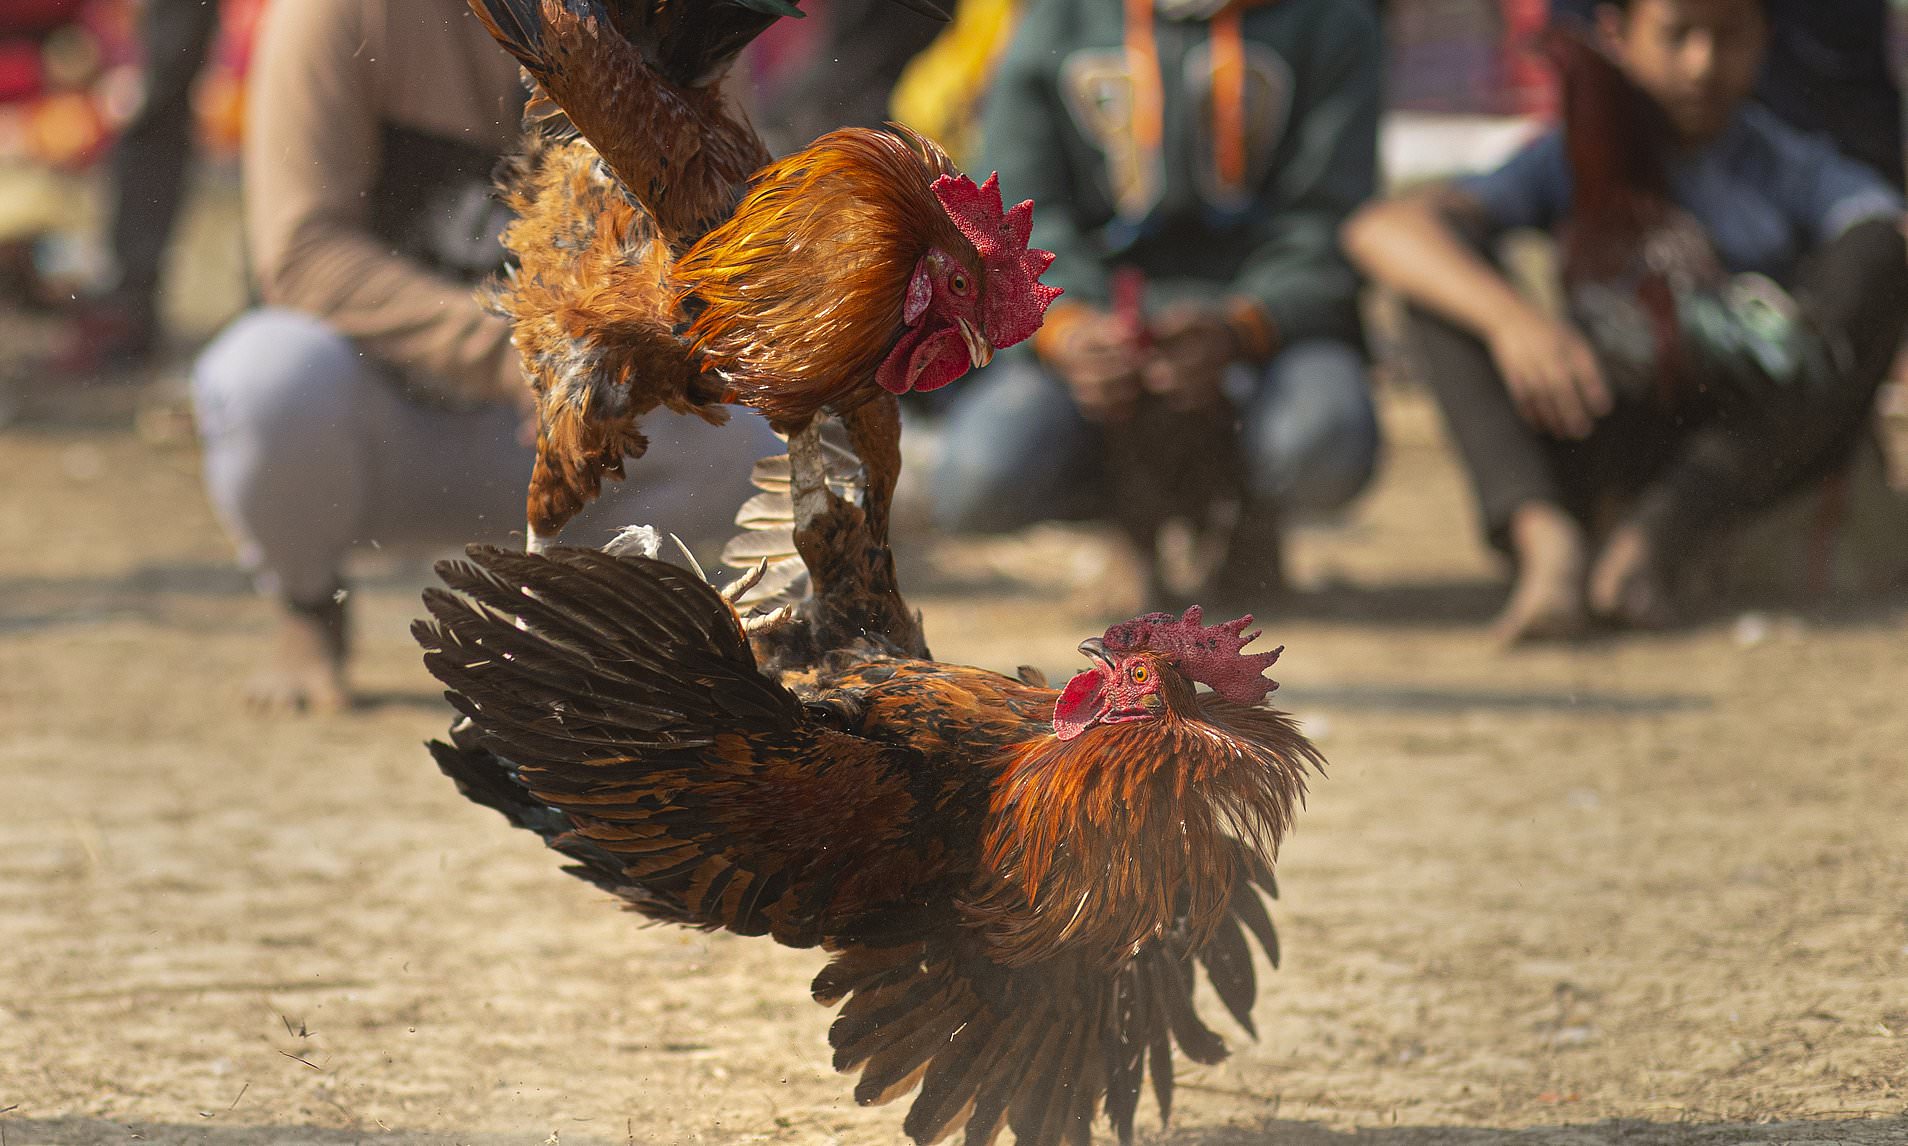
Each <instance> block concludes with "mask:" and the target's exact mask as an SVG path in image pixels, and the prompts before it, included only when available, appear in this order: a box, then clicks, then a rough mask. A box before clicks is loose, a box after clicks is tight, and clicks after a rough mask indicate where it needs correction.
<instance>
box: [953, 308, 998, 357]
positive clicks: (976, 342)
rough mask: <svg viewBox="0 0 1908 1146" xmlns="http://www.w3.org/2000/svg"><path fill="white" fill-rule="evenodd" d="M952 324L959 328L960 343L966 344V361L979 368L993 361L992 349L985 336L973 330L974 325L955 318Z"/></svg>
mask: <svg viewBox="0 0 1908 1146" xmlns="http://www.w3.org/2000/svg"><path fill="white" fill-rule="evenodd" d="M954 323H955V325H956V326H958V327H960V331H961V341H962V342H965V343H967V358H968V361H970V362H972V363H973V364H974V365H975V367H976V368H979V367H982V366H985V365H987V364H988V363H989V362H992V361H993V360H994V347H993V344H992V343H990V342H988V341H987V336H986V335H984V334H982V333H981V332H980V331H978V330H975V329H974V325H973V324H972V323H970V322H968V321H967V320H966V319H964V318H957V319H955V320H954Z"/></svg>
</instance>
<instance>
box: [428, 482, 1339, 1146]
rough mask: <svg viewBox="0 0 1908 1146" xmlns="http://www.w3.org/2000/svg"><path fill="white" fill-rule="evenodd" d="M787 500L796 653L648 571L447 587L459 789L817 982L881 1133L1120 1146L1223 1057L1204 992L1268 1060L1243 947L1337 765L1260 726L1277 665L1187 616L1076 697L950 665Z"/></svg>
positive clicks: (841, 1063) (581, 559)
mask: <svg viewBox="0 0 1908 1146" xmlns="http://www.w3.org/2000/svg"><path fill="white" fill-rule="evenodd" d="M792 494H793V498H794V501H795V503H796V506H795V509H796V517H797V520H798V523H799V524H798V526H797V529H796V540H797V544H798V546H799V547H800V548H801V551H802V555H803V559H804V560H805V561H806V562H807V563H808V565H809V568H810V571H811V573H812V575H813V586H812V591H813V593H814V594H815V595H816V597H817V598H820V600H819V601H818V602H817V601H811V602H810V604H811V605H818V606H819V607H815V608H812V609H811V610H810V611H808V612H806V613H802V614H798V615H797V616H796V617H795V618H794V619H792V620H789V621H787V622H786V623H784V624H780V625H776V626H769V627H765V628H755V629H753V630H751V629H750V628H749V627H748V626H745V625H744V624H743V622H742V620H741V619H740V618H739V617H738V615H737V613H736V611H735V610H734V608H733V607H731V605H730V604H729V602H728V600H727V599H726V598H725V596H724V595H722V594H718V593H717V592H716V591H715V590H713V589H711V588H710V587H709V586H708V585H707V584H705V583H704V582H703V581H702V580H701V579H700V578H698V577H697V576H695V575H694V574H692V573H690V572H687V571H685V570H683V569H680V568H678V567H676V566H673V565H668V564H664V563H661V562H658V561H654V560H651V559H648V558H645V557H640V556H620V555H613V554H609V553H604V552H599V551H596V550H587V549H572V548H554V549H551V550H549V551H547V552H545V553H542V554H524V553H512V552H509V551H506V550H500V549H489V548H473V549H472V550H471V551H470V559H469V561H467V562H446V563H444V564H443V565H440V566H439V572H440V574H441V575H442V576H443V578H444V580H445V582H446V584H447V585H448V589H434V590H431V591H429V592H428V593H427V594H426V603H427V605H428V607H429V610H430V612H431V615H432V618H433V619H432V620H431V621H421V622H419V623H418V625H417V627H416V629H415V633H416V636H417V638H418V640H419V642H420V643H421V644H422V645H423V646H424V648H425V649H426V655H425V663H426V664H427V665H428V666H429V668H430V670H431V671H432V672H433V673H434V674H436V676H437V677H438V678H439V679H440V680H442V681H443V682H444V683H445V684H446V685H447V686H449V690H450V691H449V693H448V695H449V697H450V700H451V702H452V703H453V704H454V705H455V706H456V707H457V708H458V710H459V711H460V712H462V713H463V714H464V717H465V719H463V720H461V721H460V722H459V723H458V725H457V726H456V727H455V728H454V729H453V732H452V738H451V739H452V743H450V744H443V743H437V744H433V745H432V751H433V753H434V754H435V756H436V757H437V760H438V763H439V765H440V766H441V767H442V768H443V770H444V771H445V772H446V773H447V774H448V775H449V776H450V777H451V778H452V779H453V780H455V781H456V783H457V785H458V787H459V788H460V790H461V791H462V792H463V793H464V794H465V795H466V796H467V797H469V798H470V799H472V800H474V801H476V802H478V803H481V804H485V805H487V806H489V807H491V808H494V809H496V810H498V811H500V812H502V813H503V814H504V816H506V817H507V818H508V819H509V820H510V822H511V823H513V824H515V825H516V826H518V827H522V828H527V829H529V830H532V831H535V832H536V833H538V834H539V835H540V836H542V837H543V839H544V840H545V842H546V843H548V844H549V846H550V847H552V848H554V849H556V850H557V851H559V852H562V853H563V854H564V855H566V856H568V857H569V858H570V859H571V860H573V861H574V864H573V866H571V867H570V868H569V869H568V870H569V871H571V872H572V873H573V874H575V875H577V876H579V877H581V878H584V879H587V880H590V881H591V882H593V883H595V884H597V885H598V886H600V887H603V888H605V889H607V890H609V891H611V892H613V893H615V894H616V895H618V896H620V897H622V898H623V899H624V900H625V901H627V903H628V905H629V906H630V908H632V909H633V910H635V911H637V912H639V913H641V914H643V915H646V916H648V917H650V918H652V919H657V920H663V921H667V922H673V923H681V924H685V925H689V926H694V927H703V928H724V929H727V930H730V931H734V932H737V933H739V934H743V935H762V934H767V935H769V936H771V937H773V938H774V939H775V940H776V941H778V942H781V943H784V944H788V945H791V946H796V947H813V946H820V947H822V948H823V949H824V950H826V951H827V952H828V953H829V955H830V961H829V963H828V964H827V966H826V967H825V968H824V969H823V970H822V972H821V974H820V975H819V976H818V977H817V978H816V979H815V982H814V985H813V988H812V990H813V994H814V997H815V998H816V999H817V1001H819V1002H822V1003H824V1004H828V1005H833V1004H837V1003H841V1004H843V1005H842V1009H841V1013H840V1016H839V1017H838V1018H837V1019H836V1021H835V1023H834V1025H833V1026H832V1028H831V1029H830V1032H829V1041H830V1042H831V1044H832V1045H833V1046H834V1048H835V1065H836V1066H837V1068H839V1069H841V1070H843V1071H856V1070H858V1071H859V1072H860V1075H861V1077H860V1082H859V1084H858V1085H857V1086H856V1088H855V1098H856V1100H857V1101H858V1102H861V1103H863V1104H872V1103H880V1102H886V1101H889V1100H891V1099H894V1098H896V1097H899V1096H900V1095H902V1094H905V1093H907V1092H908V1091H910V1090H913V1089H914V1088H916V1087H917V1086H918V1087H919V1093H918V1095H917V1097H916V1098H915V1099H914V1102H913V1105H912V1108H911V1109H910V1111H909V1113H908V1115H907V1117H906V1119H905V1121H904V1124H903V1125H904V1129H905V1130H906V1132H907V1133H908V1135H909V1136H911V1137H912V1138H913V1139H914V1140H915V1141H916V1142H920V1143H930V1142H935V1141H938V1140H940V1139H942V1138H944V1137H946V1136H947V1135H949V1134H951V1133H953V1132H954V1131H955V1130H957V1129H960V1128H962V1127H963V1126H964V1127H965V1130H966V1134H967V1140H968V1141H969V1142H975V1143H982V1142H990V1141H992V1140H994V1138H995V1136H996V1135H997V1134H998V1133H999V1131H1000V1129H1001V1128H1002V1127H1003V1126H1007V1127H1011V1128H1012V1129H1013V1131H1014V1135H1015V1138H1016V1140H1017V1141H1018V1142H1020V1143H1021V1144H1022V1146H1049V1144H1058V1143H1070V1144H1072V1143H1086V1142H1088V1141H1089V1140H1090V1139H1091V1128H1092V1125H1093V1123H1094V1121H1095V1120H1096V1118H1097V1116H1098V1111H1099V1110H1101V1109H1104V1112H1105V1114H1106V1116H1107V1117H1108V1119H1109V1120H1110V1121H1111V1123H1112V1125H1113V1128H1114V1130H1115V1131H1116V1132H1117V1134H1118V1135H1119V1137H1120V1139H1121V1140H1122V1141H1128V1140H1130V1138H1131V1136H1132V1132H1133V1124H1134V1115H1135V1112H1136V1110H1137V1107H1138V1104H1139V1097H1140V1091H1141V1089H1142V1086H1143V1083H1144V1081H1145V1078H1146V1076H1147V1074H1148V1073H1149V1070H1150V1074H1151V1077H1152V1084H1153V1090H1154V1094H1155V1096H1156V1099H1157V1101H1158V1104H1159V1107H1160V1114H1161V1117H1162V1119H1163V1118H1164V1117H1166V1115H1167V1114H1168V1112H1169V1110H1170V1106H1171V1100H1172V1092H1173V1056H1172V1047H1173V1044H1174V1043H1177V1044H1178V1046H1179V1048H1180V1050H1181V1051H1182V1052H1183V1053H1184V1054H1186V1055H1187V1056H1188V1057H1189V1058H1191V1059H1193V1060H1194V1061H1197V1062H1204V1063H1211V1062H1217V1061H1219V1060H1220V1059H1221V1058H1223V1057H1224V1055H1225V1053H1226V1048H1225V1045H1224V1043H1223V1041H1222V1040H1221V1039H1220V1038H1219V1036H1218V1035H1217V1034H1215V1033H1214V1032H1213V1031H1212V1030H1210V1029H1209V1028H1208V1027H1207V1026H1206V1025H1205V1023H1204V1022H1203V1021H1202V1020H1201V1019H1200V1017H1199V1015H1198V1014H1197V1012H1196V1010H1195V1007H1194V1005H1193V989H1194V972H1193V961H1194V960H1197V961H1198V962H1199V963H1200V964H1202V965H1203V966H1204V967H1205V968H1206V975H1207V978H1208V979H1209V980H1210V981H1211V983H1212V985H1213V987H1214V988H1215V990H1216V992H1217V994H1218V996H1219V998H1220V1000H1221V1002H1222V1003H1223V1004H1224V1006H1225V1007H1226V1009H1227V1010H1228V1011H1229V1012H1230V1013H1231V1014H1232V1016H1233V1017H1234V1018H1235V1019H1237V1020H1238V1022H1239V1023H1240V1024H1241V1025H1242V1026H1243V1027H1245V1028H1246V1030H1248V1031H1251V1030H1252V1022H1251V1009H1252V1003H1253V999H1254V996H1255V994H1256V986H1255V973H1254V970H1253V955H1252V952H1251V948H1250V946H1249V944H1248V942H1247V940H1246V934H1247V933H1248V932H1249V933H1251V934H1252V935H1253V936H1254V937H1255V938H1256V939H1257V941H1258V944H1259V946H1260V947H1261V948H1263V949H1264V951H1265V952H1266V954H1267V955H1268V956H1269V957H1270V959H1271V960H1272V962H1273V964H1274V965H1276V964H1277V962H1278V944H1277V937H1276V934H1275V933H1274V931H1273V928H1272V923H1271V920H1270V918H1269V916H1268V915H1267V914H1266V910H1265V905H1264V903H1263V902H1262V900H1261V899H1260V890H1261V889H1262V890H1264V891H1266V892H1274V891H1275V889H1274V885H1273V879H1272V860H1273V857H1274V855H1275V854H1276V851H1277V848H1278V844H1279V841H1280V839H1281V838H1282V837H1283V836H1284V834H1285V833H1286V831H1287V830H1288V829H1289V827H1290V825H1291V822H1292V817H1293V814H1294V812H1295V810H1296V809H1297V807H1298V806H1299V804H1300V802H1301V801H1302V799H1303V796H1304V791H1305V780H1306V776H1307V773H1308V771H1310V770H1313V769H1316V768H1318V767H1320V766H1321V765H1322V761H1321V759H1320V758H1319V756H1318V753H1317V751H1316V750H1315V749H1314V748H1313V747H1312V745H1311V744H1310V743H1309V742H1307V741H1306V740H1305V738H1304V737H1303V736H1302V735H1301V734H1300V733H1299V731H1298V730H1297V728H1296V727H1295V725H1294V723H1293V722H1292V720H1291V719H1290V718H1289V717H1288V716H1286V715H1284V714H1283V713H1280V712H1277V711H1275V710H1273V709H1271V708H1268V707H1264V706H1263V704H1262V702H1263V701H1264V699H1265V697H1266V696H1267V694H1269V693H1270V692H1271V690H1272V689H1273V688H1275V687H1276V685H1275V684H1274V682H1273V681H1271V680H1269V679H1267V678H1266V677H1265V676H1264V675H1263V673H1264V671H1265V669H1266V668H1267V667H1268V666H1269V665H1270V664H1271V663H1272V662H1273V661H1274V660H1276V659H1277V657H1278V651H1277V650H1273V651H1269V652H1264V653H1255V654H1247V653H1245V652H1244V651H1243V650H1244V648H1245V646H1246V645H1247V644H1249V643H1250V642H1251V640H1252V639H1253V638H1254V637H1256V636H1257V634H1256V633H1253V634H1246V633H1245V632H1244V630H1245V628H1246V626H1247V625H1248V624H1249V623H1250V618H1249V617H1248V618H1241V619H1240V620H1237V621H1233V622H1230V623H1227V624H1223V625H1215V626H1205V625H1203V624H1202V623H1201V617H1200V613H1199V610H1198V609H1197V608H1193V609H1189V610H1187V612H1186V613H1185V614H1184V615H1183V616H1179V617H1174V616H1172V615H1169V614H1151V615H1148V616H1145V617H1140V618H1137V619H1135V620H1132V621H1128V622H1126V623H1124V624H1121V625H1116V626H1114V627H1113V628H1111V629H1109V630H1107V632H1106V633H1105V634H1104V635H1103V636H1100V637H1096V638H1093V639H1091V640H1088V641H1086V642H1084V643H1083V644H1082V645H1081V646H1080V648H1081V651H1082V652H1083V653H1085V654H1086V655H1087V656H1088V657H1089V658H1090V660H1091V662H1092V663H1091V667H1090V668H1089V669H1088V670H1087V671H1085V672H1082V673H1080V674H1079V675H1077V676H1075V677H1074V678H1073V679H1072V680H1071V681H1070V682H1069V683H1068V684H1067V686H1066V687H1065V688H1064V689H1062V690H1060V691H1058V692H1056V691H1054V690H1053V689H1050V688H1047V687H1045V686H1044V685H1043V684H1042V683H1039V682H1038V680H1037V674H1035V673H1033V672H1031V671H1030V670H1023V672H1022V674H1021V679H1015V678H1010V677H1005V676H1001V675H999V674H996V673H992V672H987V671H984V670H981V669H975V668H965V667H960V666H955V665H948V664H942V663H938V662H935V661H932V660H929V659H927V653H926V649H925V647H924V646H923V645H922V644H921V642H920V638H919V628H918V624H916V622H915V620H914V618H913V616H912V614H911V613H909V612H908V610H907V609H906V607H905V605H904V604H903V603H902V602H901V600H900V596H899V594H898V592H895V591H894V589H893V585H892V580H891V568H889V567H887V566H885V565H884V564H882V563H880V562H877V563H876V564H875V565H874V566H873V567H872V568H871V567H870V566H868V565H867V563H866V562H864V561H862V559H861V558H862V555H865V554H867V553H869V552H878V553H881V554H885V547H882V546H876V545H874V544H873V543H872V541H871V539H870V538H869V536H868V529H867V523H866V521H865V518H864V517H863V516H862V514H861V511H860V510H859V508H857V507H855V506H853V505H852V504H850V503H848V502H846V501H844V500H842V499H841V498H839V497H837V496H836V495H835V494H833V493H832V492H830V491H828V490H827V489H826V488H825V487H824V488H821V489H819V490H818V489H815V488H813V487H811V486H808V485H806V484H805V483H804V481H803V480H802V479H800V478H799V477H798V478H797V479H796V480H795V481H794V482H793V485H792ZM805 502H807V503H811V504H808V505H806V506H805V505H804V503H805ZM823 503H825V504H823ZM884 576H885V578H886V579H885V580H884V579H883V577H884ZM1199 683H1204V684H1206V685H1208V686H1209V687H1210V688H1211V689H1212V691H1211V692H1199V691H1197V690H1196V685H1197V684H1199ZM1149 1064H1150V1065H1149Z"/></svg>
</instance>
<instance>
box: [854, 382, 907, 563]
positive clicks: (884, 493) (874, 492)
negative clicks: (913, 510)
mask: <svg viewBox="0 0 1908 1146" xmlns="http://www.w3.org/2000/svg"><path fill="white" fill-rule="evenodd" d="M841 421H842V425H843V426H845V427H846V428H847V430H848V441H849V443H850V444H851V445H853V446H854V448H855V454H856V456H858V457H860V458H861V467H862V471H863V474H864V480H865V482H866V490H865V492H864V493H863V494H862V503H861V505H862V509H863V510H864V511H865V512H866V513H867V514H868V532H869V534H870V535H871V536H872V537H873V538H874V542H875V544H876V545H886V544H887V543H888V510H889V508H890V507H892V505H893V504H894V484H895V482H896V481H898V480H899V479H900V477H901V401H900V399H898V398H896V397H895V396H894V395H893V394H889V393H886V392H885V391H884V392H883V393H881V394H878V395H876V396H875V397H873V398H871V399H869V400H868V401H866V402H863V403H862V404H861V405H859V406H856V407H855V408H854V409H852V410H850V411H848V412H847V413H846V414H843V415H842V416H841Z"/></svg>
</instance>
